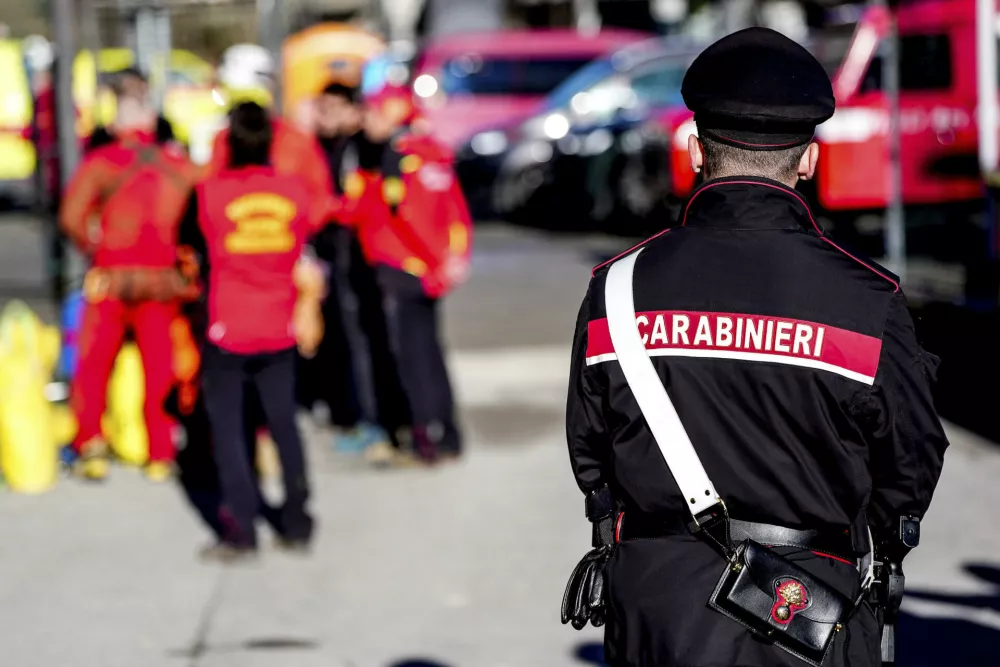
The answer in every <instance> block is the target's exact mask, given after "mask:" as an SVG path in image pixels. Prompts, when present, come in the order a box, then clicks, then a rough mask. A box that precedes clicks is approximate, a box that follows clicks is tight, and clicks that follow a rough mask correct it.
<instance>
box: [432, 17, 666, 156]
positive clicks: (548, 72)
mask: <svg viewBox="0 0 1000 667" xmlns="http://www.w3.org/2000/svg"><path fill="white" fill-rule="evenodd" d="M648 38H649V35H648V34H646V33H642V32H635V31H630V30H604V31H601V32H600V33H598V34H595V35H585V34H582V33H579V32H577V31H575V30H570V29H565V30H519V31H504V32H490V33H472V34H463V35H455V36H449V37H445V38H442V39H440V40H438V41H434V42H431V43H430V44H428V45H427V46H426V47H425V48H424V50H423V52H422V53H421V54H420V56H419V57H418V58H417V61H416V63H415V64H414V74H415V78H414V80H413V92H414V93H415V97H416V99H417V103H418V105H419V106H420V108H421V110H422V113H423V115H424V117H425V118H426V119H427V120H428V121H429V122H430V125H431V128H432V132H433V133H434V135H435V136H436V137H437V138H438V139H440V140H442V141H444V142H445V143H446V144H448V145H449V146H451V147H453V148H454V147H457V146H459V145H460V144H461V143H462V142H463V141H465V140H467V139H469V138H470V137H471V136H472V135H473V134H475V133H476V132H477V131H478V130H481V129H484V128H487V127H496V126H498V125H502V124H506V123H507V122H513V121H515V120H518V119H521V118H524V117H526V116H528V115H530V114H531V112H532V111H533V110H534V109H535V107H536V105H537V104H538V102H539V101H540V100H541V99H542V98H543V97H545V95H547V94H548V93H549V92H551V91H552V89H553V88H555V87H556V86H558V85H559V84H560V83H562V82H563V80H565V79H566V78H567V77H569V76H570V75H571V74H573V73H574V72H575V71H576V70H578V69H580V68H581V67H583V66H584V65H586V64H587V63H588V62H590V61H591V60H593V59H594V58H597V57H598V56H602V55H604V54H605V53H607V52H609V51H614V50H617V49H619V48H621V47H623V46H626V45H628V44H632V43H635V42H639V41H642V40H644V39H648Z"/></svg>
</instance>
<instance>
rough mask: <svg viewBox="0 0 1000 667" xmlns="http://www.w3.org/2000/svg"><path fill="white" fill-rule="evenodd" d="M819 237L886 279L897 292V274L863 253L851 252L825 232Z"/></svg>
mask: <svg viewBox="0 0 1000 667" xmlns="http://www.w3.org/2000/svg"><path fill="white" fill-rule="evenodd" d="M820 238H821V239H822V240H823V241H824V242H825V243H827V244H828V245H830V246H832V247H833V248H835V249H836V250H837V251H838V252H840V253H841V254H843V255H846V256H847V257H850V258H851V259H853V260H854V261H855V262H857V263H858V264H860V265H861V266H863V267H865V268H866V269H868V270H869V271H871V272H872V273H874V274H875V275H877V276H879V277H881V278H883V279H885V280H887V281H888V282H889V284H890V285H892V287H893V291H894V292H898V291H899V276H897V275H896V274H895V273H893V272H892V271H890V270H889V269H887V268H885V267H884V266H882V265H881V264H879V263H877V262H875V261H873V260H871V259H869V258H868V257H865V256H864V255H861V254H858V253H854V252H851V251H850V250H848V249H846V248H845V247H844V246H842V245H840V244H839V243H834V242H833V240H832V239H830V237H829V236H826V235H825V234H824V235H822V236H820Z"/></svg>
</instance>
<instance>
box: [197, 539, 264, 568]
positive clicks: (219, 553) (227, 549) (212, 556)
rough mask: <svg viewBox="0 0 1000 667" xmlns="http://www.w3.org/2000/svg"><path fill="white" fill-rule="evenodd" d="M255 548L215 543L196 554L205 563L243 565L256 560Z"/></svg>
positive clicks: (254, 546) (244, 545) (229, 543)
mask: <svg viewBox="0 0 1000 667" xmlns="http://www.w3.org/2000/svg"><path fill="white" fill-rule="evenodd" d="M257 555H258V552H257V546H256V545H250V544H235V543H232V542H216V543H215V544H210V545H208V546H207V547H205V548H204V549H202V550H201V551H200V552H199V553H198V557H199V558H200V559H201V560H202V561H203V562H206V563H222V564H223V565H230V564H234V563H245V562H249V561H252V560H255V559H256V558H257Z"/></svg>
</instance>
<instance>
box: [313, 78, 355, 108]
mask: <svg viewBox="0 0 1000 667" xmlns="http://www.w3.org/2000/svg"><path fill="white" fill-rule="evenodd" d="M321 94H322V95H330V96H331V97H342V98H344V99H345V100H347V101H348V103H350V104H357V103H358V97H359V95H358V89H357V88H355V87H354V86H348V85H347V84H343V83H336V82H335V83H330V84H327V86H326V87H325V88H323V92H322V93H321Z"/></svg>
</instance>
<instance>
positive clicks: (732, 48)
mask: <svg viewBox="0 0 1000 667" xmlns="http://www.w3.org/2000/svg"><path fill="white" fill-rule="evenodd" d="M681 94H682V95H683V96H684V103H685V104H686V105H687V107H688V108H689V109H690V110H691V111H693V112H694V114H695V122H696V123H697V124H698V130H699V132H701V133H702V134H705V135H708V136H710V137H712V138H713V139H717V140H720V141H722V142H724V143H729V144H732V145H735V146H739V147H741V148H748V149H754V150H777V149H781V148H790V147H792V146H799V145H802V144H805V143H807V142H809V141H810V140H811V139H812V136H813V133H814V132H815V129H816V126H817V125H819V124H820V123H822V122H823V121H825V120H827V119H828V118H830V116H832V115H833V111H834V98H833V86H832V85H831V84H830V77H829V76H827V74H826V71H825V70H824V69H823V66H822V65H820V64H819V61H817V60H816V58H814V57H813V55H812V54H811V53H809V51H807V50H806V49H805V48H803V47H802V46H801V45H799V44H797V43H795V42H794V41H792V40H791V39H789V38H788V37H785V36H784V35H782V34H781V33H779V32H776V31H774V30H770V29H768V28H747V29H746V30H740V31H739V32H735V33H733V34H731V35H728V36H726V37H723V38H722V39H720V40H719V41H717V42H715V43H714V44H712V45H711V46H709V47H708V48H707V49H705V50H704V51H703V52H702V53H701V55H699V56H698V57H697V58H696V59H695V61H694V62H693V63H692V64H691V67H690V68H688V71H687V74H686V75H685V76H684V83H683V84H682V86H681Z"/></svg>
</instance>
